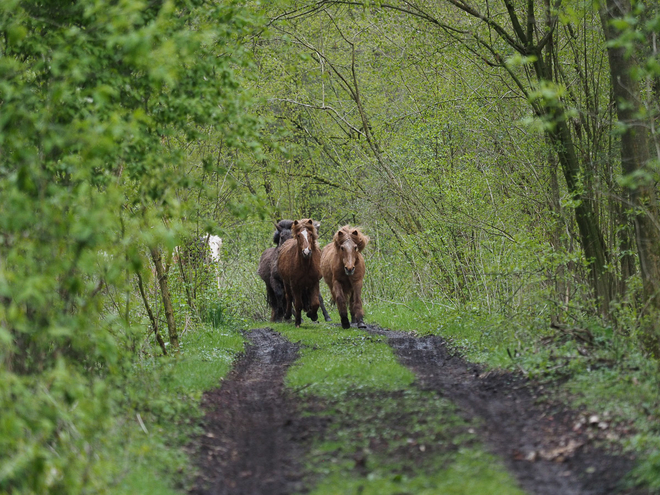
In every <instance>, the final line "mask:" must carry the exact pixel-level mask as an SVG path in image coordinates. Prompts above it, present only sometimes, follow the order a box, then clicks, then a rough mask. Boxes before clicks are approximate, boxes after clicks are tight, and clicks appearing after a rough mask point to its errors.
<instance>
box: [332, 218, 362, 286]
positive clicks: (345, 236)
mask: <svg viewBox="0 0 660 495" xmlns="http://www.w3.org/2000/svg"><path fill="white" fill-rule="evenodd" d="M333 241H334V242H335V246H336V248H337V252H338V253H339V255H340V256H341V261H342V264H343V265H344V273H345V274H346V275H348V276H349V277H350V276H351V275H353V274H354V273H355V265H356V264H357V262H358V252H359V251H358V245H357V243H356V242H355V240H354V236H353V235H352V234H351V231H350V229H349V228H348V227H347V226H346V227H342V228H341V229H339V230H338V231H337V232H336V233H335V235H334V238H333Z"/></svg>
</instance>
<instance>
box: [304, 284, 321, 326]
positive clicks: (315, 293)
mask: <svg viewBox="0 0 660 495" xmlns="http://www.w3.org/2000/svg"><path fill="white" fill-rule="evenodd" d="M320 299H321V293H320V292H319V288H318V286H316V287H313V288H312V289H311V291H310V293H309V311H307V318H309V319H310V320H312V321H316V320H318V319H319V317H318V312H319V305H320Z"/></svg>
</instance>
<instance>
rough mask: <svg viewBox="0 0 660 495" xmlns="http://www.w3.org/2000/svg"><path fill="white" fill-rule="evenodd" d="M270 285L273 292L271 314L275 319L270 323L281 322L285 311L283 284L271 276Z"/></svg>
mask: <svg viewBox="0 0 660 495" xmlns="http://www.w3.org/2000/svg"><path fill="white" fill-rule="evenodd" d="M270 285H271V287H272V291H273V313H274V314H275V319H274V320H272V321H282V320H283V319H284V314H285V311H286V309H285V306H286V294H285V293H284V292H285V291H284V283H283V282H282V280H280V279H277V278H275V277H272V276H271V278H270ZM289 317H291V316H289Z"/></svg>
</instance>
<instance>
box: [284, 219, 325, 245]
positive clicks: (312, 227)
mask: <svg viewBox="0 0 660 495" xmlns="http://www.w3.org/2000/svg"><path fill="white" fill-rule="evenodd" d="M302 229H306V230H307V231H308V232H309V233H310V234H311V236H312V241H316V240H318V238H319V234H318V232H317V231H316V222H314V220H312V219H311V218H303V219H302V220H295V221H294V222H293V225H291V233H292V234H293V237H296V236H297V235H298V234H299V233H300V231H301V230H302Z"/></svg>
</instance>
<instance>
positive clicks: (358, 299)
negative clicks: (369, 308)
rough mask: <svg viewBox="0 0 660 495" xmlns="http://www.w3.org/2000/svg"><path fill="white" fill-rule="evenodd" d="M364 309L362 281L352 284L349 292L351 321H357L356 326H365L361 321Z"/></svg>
mask: <svg viewBox="0 0 660 495" xmlns="http://www.w3.org/2000/svg"><path fill="white" fill-rule="evenodd" d="M363 319H364V309H362V281H360V282H357V283H356V284H354V285H353V291H352V292H351V321H352V322H353V323H357V326H358V328H367V325H366V324H365V323H364V321H363Z"/></svg>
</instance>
